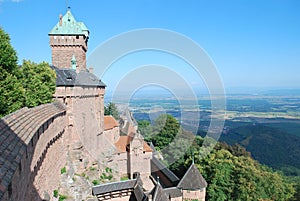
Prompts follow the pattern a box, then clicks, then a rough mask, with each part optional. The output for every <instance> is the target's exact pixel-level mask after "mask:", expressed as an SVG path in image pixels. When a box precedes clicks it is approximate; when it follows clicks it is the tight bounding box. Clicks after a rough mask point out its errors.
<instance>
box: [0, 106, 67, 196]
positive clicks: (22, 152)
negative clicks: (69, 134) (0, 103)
mask: <svg viewBox="0 0 300 201" xmlns="http://www.w3.org/2000/svg"><path fill="white" fill-rule="evenodd" d="M65 114H66V110H65V107H64V106H63V105H62V104H60V103H57V102H55V103H51V104H45V105H41V106H38V107H35V108H31V109H28V108H23V109H21V110H18V111H16V112H14V113H12V114H10V115H7V116H6V117H4V118H2V119H0V131H1V134H0V153H1V155H0V200H4V201H6V200H18V201H19V200H22V201H27V200H28V201H29V200H30V201H35V200H36V201H41V200H50V199H51V197H52V194H53V189H55V188H57V186H58V183H59V176H60V169H61V167H62V166H63V164H64V162H65V157H63V156H64V155H66V152H65V146H64V143H63V142H64V139H63V138H64V134H65V133H66V129H67V128H66V125H67V124H66V122H65V121H66V115H65ZM37 187H38V188H37Z"/></svg>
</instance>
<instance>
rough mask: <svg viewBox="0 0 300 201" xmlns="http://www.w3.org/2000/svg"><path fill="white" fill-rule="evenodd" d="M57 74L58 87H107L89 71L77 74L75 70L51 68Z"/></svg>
mask: <svg viewBox="0 0 300 201" xmlns="http://www.w3.org/2000/svg"><path fill="white" fill-rule="evenodd" d="M51 68H52V69H54V70H55V72H56V86H97V87H106V85H105V84H104V83H103V82H102V81H101V80H99V78H98V77H97V76H96V75H94V74H93V73H90V72H88V71H80V72H79V73H76V70H74V69H66V68H65V69H61V68H56V67H55V66H51Z"/></svg>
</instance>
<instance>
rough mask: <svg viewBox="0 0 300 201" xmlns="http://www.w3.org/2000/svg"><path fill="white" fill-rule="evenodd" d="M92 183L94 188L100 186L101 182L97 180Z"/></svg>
mask: <svg viewBox="0 0 300 201" xmlns="http://www.w3.org/2000/svg"><path fill="white" fill-rule="evenodd" d="M92 183H93V185H94V186H96V185H99V184H100V181H99V180H96V179H95V180H93V181H92Z"/></svg>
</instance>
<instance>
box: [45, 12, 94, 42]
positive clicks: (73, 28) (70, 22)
mask: <svg viewBox="0 0 300 201" xmlns="http://www.w3.org/2000/svg"><path fill="white" fill-rule="evenodd" d="M49 35H84V36H86V37H88V36H89V30H88V28H87V27H86V26H85V24H84V23H83V22H77V21H76V19H75V17H74V16H73V14H72V13H71V11H70V10H68V11H67V12H66V14H65V15H64V16H63V17H62V19H61V24H60V21H59V22H58V23H57V24H56V25H55V26H54V27H53V28H52V30H51V31H50V32H49Z"/></svg>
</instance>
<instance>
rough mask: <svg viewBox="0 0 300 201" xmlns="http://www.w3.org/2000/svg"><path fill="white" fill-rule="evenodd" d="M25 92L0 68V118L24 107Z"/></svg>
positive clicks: (11, 76)
mask: <svg viewBox="0 0 300 201" xmlns="http://www.w3.org/2000/svg"><path fill="white" fill-rule="evenodd" d="M24 102H25V90H24V88H23V86H22V84H21V83H20V81H19V80H18V79H17V77H16V76H15V75H13V74H10V73H8V72H7V71H6V70H5V69H3V68H2V67H1V66H0V117H3V116H5V115H7V114H9V113H12V112H14V111H16V110H18V109H20V108H22V107H23V106H24Z"/></svg>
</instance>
